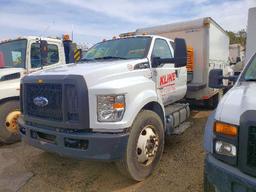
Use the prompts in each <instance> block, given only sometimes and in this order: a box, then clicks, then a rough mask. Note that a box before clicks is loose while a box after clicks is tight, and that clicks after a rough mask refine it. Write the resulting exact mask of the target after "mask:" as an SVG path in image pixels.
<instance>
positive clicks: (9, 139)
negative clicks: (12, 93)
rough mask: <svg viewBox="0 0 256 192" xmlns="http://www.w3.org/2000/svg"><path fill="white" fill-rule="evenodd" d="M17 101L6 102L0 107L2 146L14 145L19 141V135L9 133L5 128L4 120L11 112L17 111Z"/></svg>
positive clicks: (0, 139)
mask: <svg viewBox="0 0 256 192" xmlns="http://www.w3.org/2000/svg"><path fill="white" fill-rule="evenodd" d="M19 109H20V104H19V101H15V100H13V101H7V102H5V103H3V104H1V105H0V142H2V143H4V144H11V143H15V142H17V141H19V140H20V135H19V133H11V132H9V131H8V130H7V128H6V125H5V124H6V122H5V120H6V118H7V116H8V114H10V113H11V112H13V111H19Z"/></svg>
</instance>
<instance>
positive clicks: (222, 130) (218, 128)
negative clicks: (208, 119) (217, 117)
mask: <svg viewBox="0 0 256 192" xmlns="http://www.w3.org/2000/svg"><path fill="white" fill-rule="evenodd" d="M214 131H215V132H216V133H218V134H223V135H228V136H232V137H235V136H237V134H238V130H237V127H235V126H233V125H229V124H226V123H221V122H216V123H215V126H214Z"/></svg>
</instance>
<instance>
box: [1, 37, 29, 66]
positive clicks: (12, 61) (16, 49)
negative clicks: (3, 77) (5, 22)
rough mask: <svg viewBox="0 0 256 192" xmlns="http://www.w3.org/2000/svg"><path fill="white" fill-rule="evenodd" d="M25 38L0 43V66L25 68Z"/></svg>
mask: <svg viewBox="0 0 256 192" xmlns="http://www.w3.org/2000/svg"><path fill="white" fill-rule="evenodd" d="M26 47H27V40H25V39H21V40H14V41H9V42H4V43H1V44H0V68H25V62H26Z"/></svg>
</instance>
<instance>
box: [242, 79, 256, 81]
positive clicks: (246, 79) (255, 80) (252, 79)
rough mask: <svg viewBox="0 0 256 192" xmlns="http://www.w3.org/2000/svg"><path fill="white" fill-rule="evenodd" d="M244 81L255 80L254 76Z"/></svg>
mask: <svg viewBox="0 0 256 192" xmlns="http://www.w3.org/2000/svg"><path fill="white" fill-rule="evenodd" d="M245 81H256V78H250V79H245Z"/></svg>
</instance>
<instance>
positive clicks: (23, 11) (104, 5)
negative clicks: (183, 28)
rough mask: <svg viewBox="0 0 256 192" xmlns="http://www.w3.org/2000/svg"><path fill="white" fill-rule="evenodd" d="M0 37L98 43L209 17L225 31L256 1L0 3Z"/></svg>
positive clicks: (239, 24)
mask: <svg viewBox="0 0 256 192" xmlns="http://www.w3.org/2000/svg"><path fill="white" fill-rule="evenodd" d="M0 3H1V4H0V39H6V38H14V37H17V36H23V35H43V36H61V34H63V33H71V31H73V34H74V40H75V41H76V42H88V43H96V42H98V41H101V40H102V39H104V38H110V37H112V36H114V35H118V34H120V33H122V32H127V31H134V30H135V29H137V28H141V27H148V26H154V25H160V24H167V23H173V22H178V21H184V20H190V19H195V18H200V17H212V18H213V19H214V20H216V21H217V22H218V23H219V24H220V25H221V26H222V27H223V28H224V29H225V30H232V31H235V32H236V31H238V30H240V29H245V28H246V24H247V14H248V8H250V7H256V0H105V1H104V0H0Z"/></svg>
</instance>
